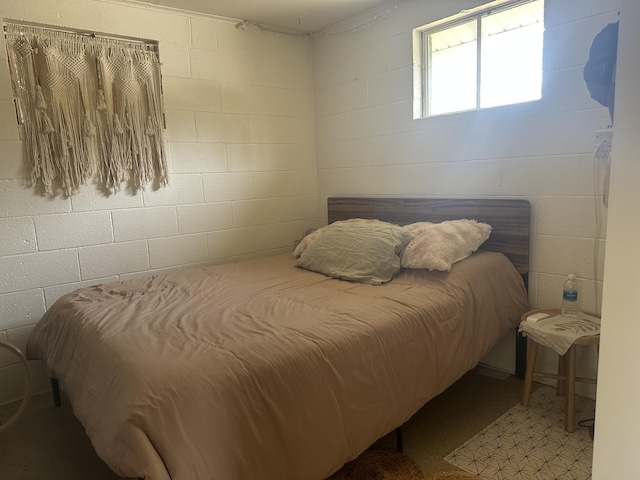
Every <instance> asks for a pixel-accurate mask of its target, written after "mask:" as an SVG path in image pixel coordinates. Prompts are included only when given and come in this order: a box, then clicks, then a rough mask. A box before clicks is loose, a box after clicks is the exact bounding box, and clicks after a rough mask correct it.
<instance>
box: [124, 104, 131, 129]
mask: <svg viewBox="0 0 640 480" xmlns="http://www.w3.org/2000/svg"><path fill="white" fill-rule="evenodd" d="M132 125H133V123H132V122H131V112H130V111H129V109H127V110H126V111H125V113H124V129H125V130H126V131H127V132H130V131H131V127H132Z"/></svg>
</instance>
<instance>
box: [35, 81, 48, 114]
mask: <svg viewBox="0 0 640 480" xmlns="http://www.w3.org/2000/svg"><path fill="white" fill-rule="evenodd" d="M36 108H37V109H38V110H46V109H47V101H46V100H45V99H44V94H43V93H42V87H41V86H40V85H36Z"/></svg>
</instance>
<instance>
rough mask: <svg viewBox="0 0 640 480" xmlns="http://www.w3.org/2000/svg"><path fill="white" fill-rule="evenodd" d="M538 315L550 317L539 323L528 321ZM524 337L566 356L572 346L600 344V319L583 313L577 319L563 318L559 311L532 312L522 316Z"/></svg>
mask: <svg viewBox="0 0 640 480" xmlns="http://www.w3.org/2000/svg"><path fill="white" fill-rule="evenodd" d="M537 313H546V314H548V315H549V317H546V318H542V319H540V320H537V321H532V320H527V318H530V317H531V316H532V315H535V314H537ZM518 331H520V332H521V333H522V334H523V335H525V336H527V337H530V338H531V339H532V340H533V341H535V342H537V343H539V344H540V345H544V346H545V347H548V348H552V349H553V350H555V351H556V352H557V353H558V354H560V355H564V354H565V353H567V351H568V350H569V348H570V347H571V346H572V345H591V344H597V343H599V342H600V319H599V318H598V317H596V316H593V315H588V314H584V313H581V314H579V316H578V317H577V318H570V317H563V316H561V315H560V310H558V309H542V310H531V311H529V312H526V313H524V314H523V315H522V320H521V322H520V327H519V328H518Z"/></svg>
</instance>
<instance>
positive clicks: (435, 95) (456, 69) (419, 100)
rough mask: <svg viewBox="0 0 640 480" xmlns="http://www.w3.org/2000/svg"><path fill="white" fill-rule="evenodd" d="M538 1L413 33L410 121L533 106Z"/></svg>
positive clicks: (537, 87) (540, 28) (539, 37)
mask: <svg viewBox="0 0 640 480" xmlns="http://www.w3.org/2000/svg"><path fill="white" fill-rule="evenodd" d="M543 33H544V0H498V1H495V2H491V3H489V4H486V5H483V6H481V7H478V8H475V9H473V10H470V11H464V12H462V13H460V14H458V15H455V16H453V17H449V18H446V19H444V20H441V21H438V22H435V23H431V24H429V25H424V26H422V27H420V28H416V29H415V30H414V31H413V39H414V40H413V41H414V65H415V77H416V81H415V82H414V85H415V86H414V88H415V94H414V118H422V117H428V116H432V115H440V114H445V113H452V112H459V111H463V110H473V109H478V108H488V107H496V106H499V105H509V104H513V103H521V102H528V101H532V100H539V99H540V98H541V96H542V41H543Z"/></svg>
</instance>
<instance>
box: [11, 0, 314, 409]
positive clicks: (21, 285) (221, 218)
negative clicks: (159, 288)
mask: <svg viewBox="0 0 640 480" xmlns="http://www.w3.org/2000/svg"><path fill="white" fill-rule="evenodd" d="M0 18H2V19H3V20H17V21H26V22H33V23H39V24H45V25H50V26H60V27H62V28H66V29H81V30H88V31H95V32H99V33H100V32H102V33H109V34H113V35H123V36H127V37H138V38H146V39H151V40H158V41H159V49H160V57H161V61H162V73H163V86H164V102H165V110H166V120H167V129H166V130H165V141H166V147H167V154H168V160H169V168H170V170H169V172H170V178H169V180H170V186H169V187H167V188H162V189H159V190H152V189H147V190H146V191H138V192H119V193H117V194H114V195H104V193H102V192H101V191H100V189H99V188H98V187H97V186H96V185H86V186H83V187H82V188H81V189H80V191H79V192H78V193H77V194H76V195H74V196H73V197H71V198H69V197H64V196H63V195H61V194H58V195H56V196H55V197H53V198H48V197H43V196H40V195H39V194H38V193H37V192H36V191H35V190H34V189H32V188H29V187H28V186H27V185H26V183H27V182H26V179H25V178H26V177H25V168H24V166H23V165H24V163H23V157H22V155H23V150H22V143H21V141H20V140H19V135H18V127H17V124H16V119H15V113H14V108H13V100H12V93H11V92H12V90H11V83H10V79H9V73H8V65H7V61H6V54H5V53H4V52H5V45H4V40H0V52H2V55H4V58H5V60H4V61H0V341H8V342H10V343H12V344H15V345H17V346H18V347H19V348H21V349H24V347H25V343H26V339H27V337H28V334H29V332H30V331H31V329H32V327H33V325H34V324H35V323H36V322H37V321H38V320H39V318H40V317H41V316H42V315H43V313H44V312H45V310H46V308H48V307H49V306H51V305H52V304H53V302H55V301H56V300H57V299H58V298H59V297H60V296H62V295H63V294H65V293H67V292H69V291H71V290H73V289H75V288H78V287H80V286H87V285H92V284H96V283H104V282H110V281H116V280H124V279H127V278H132V277H135V276H141V275H149V274H152V273H163V272H169V271H174V270H179V269H182V268H188V267H192V266H201V265H209V264H213V263H220V262H226V261H233V260H236V259H242V258H247V257H252V256H257V255H265V254H270V253H277V252H284V251H290V250H292V249H293V245H294V241H295V240H296V239H298V238H300V237H301V236H302V234H303V232H304V231H305V230H306V229H308V228H310V227H312V226H318V223H319V222H320V221H321V220H320V212H319V209H318V199H317V178H316V176H317V175H316V163H315V145H314V141H315V138H314V136H315V133H314V122H315V120H314V114H313V108H314V106H313V75H312V57H311V44H310V41H309V39H308V38H298V37H292V36H285V35H280V34H275V33H270V32H264V31H261V30H260V29H252V28H247V29H246V30H239V29H236V28H235V22H233V21H229V20H225V19H219V18H215V17H211V16H200V15H193V14H189V13H187V12H181V11H178V10H171V9H162V8H156V7H145V6H141V5H136V4H127V3H125V2H102V1H87V0H63V1H59V2H58V1H56V2H54V1H43V0H23V1H21V2H3V3H2V4H1V5H0ZM33 366H34V373H35V380H36V389H37V390H43V389H46V388H48V383H47V380H46V371H45V369H44V367H43V366H42V365H40V364H38V363H35V364H34V365H33ZM22 382H23V381H22V367H21V365H20V364H19V363H18V362H17V359H16V358H14V357H12V356H11V354H9V353H6V352H5V351H0V403H5V402H8V401H11V400H14V399H17V398H20V397H21V395H22V391H23V383H22Z"/></svg>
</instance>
